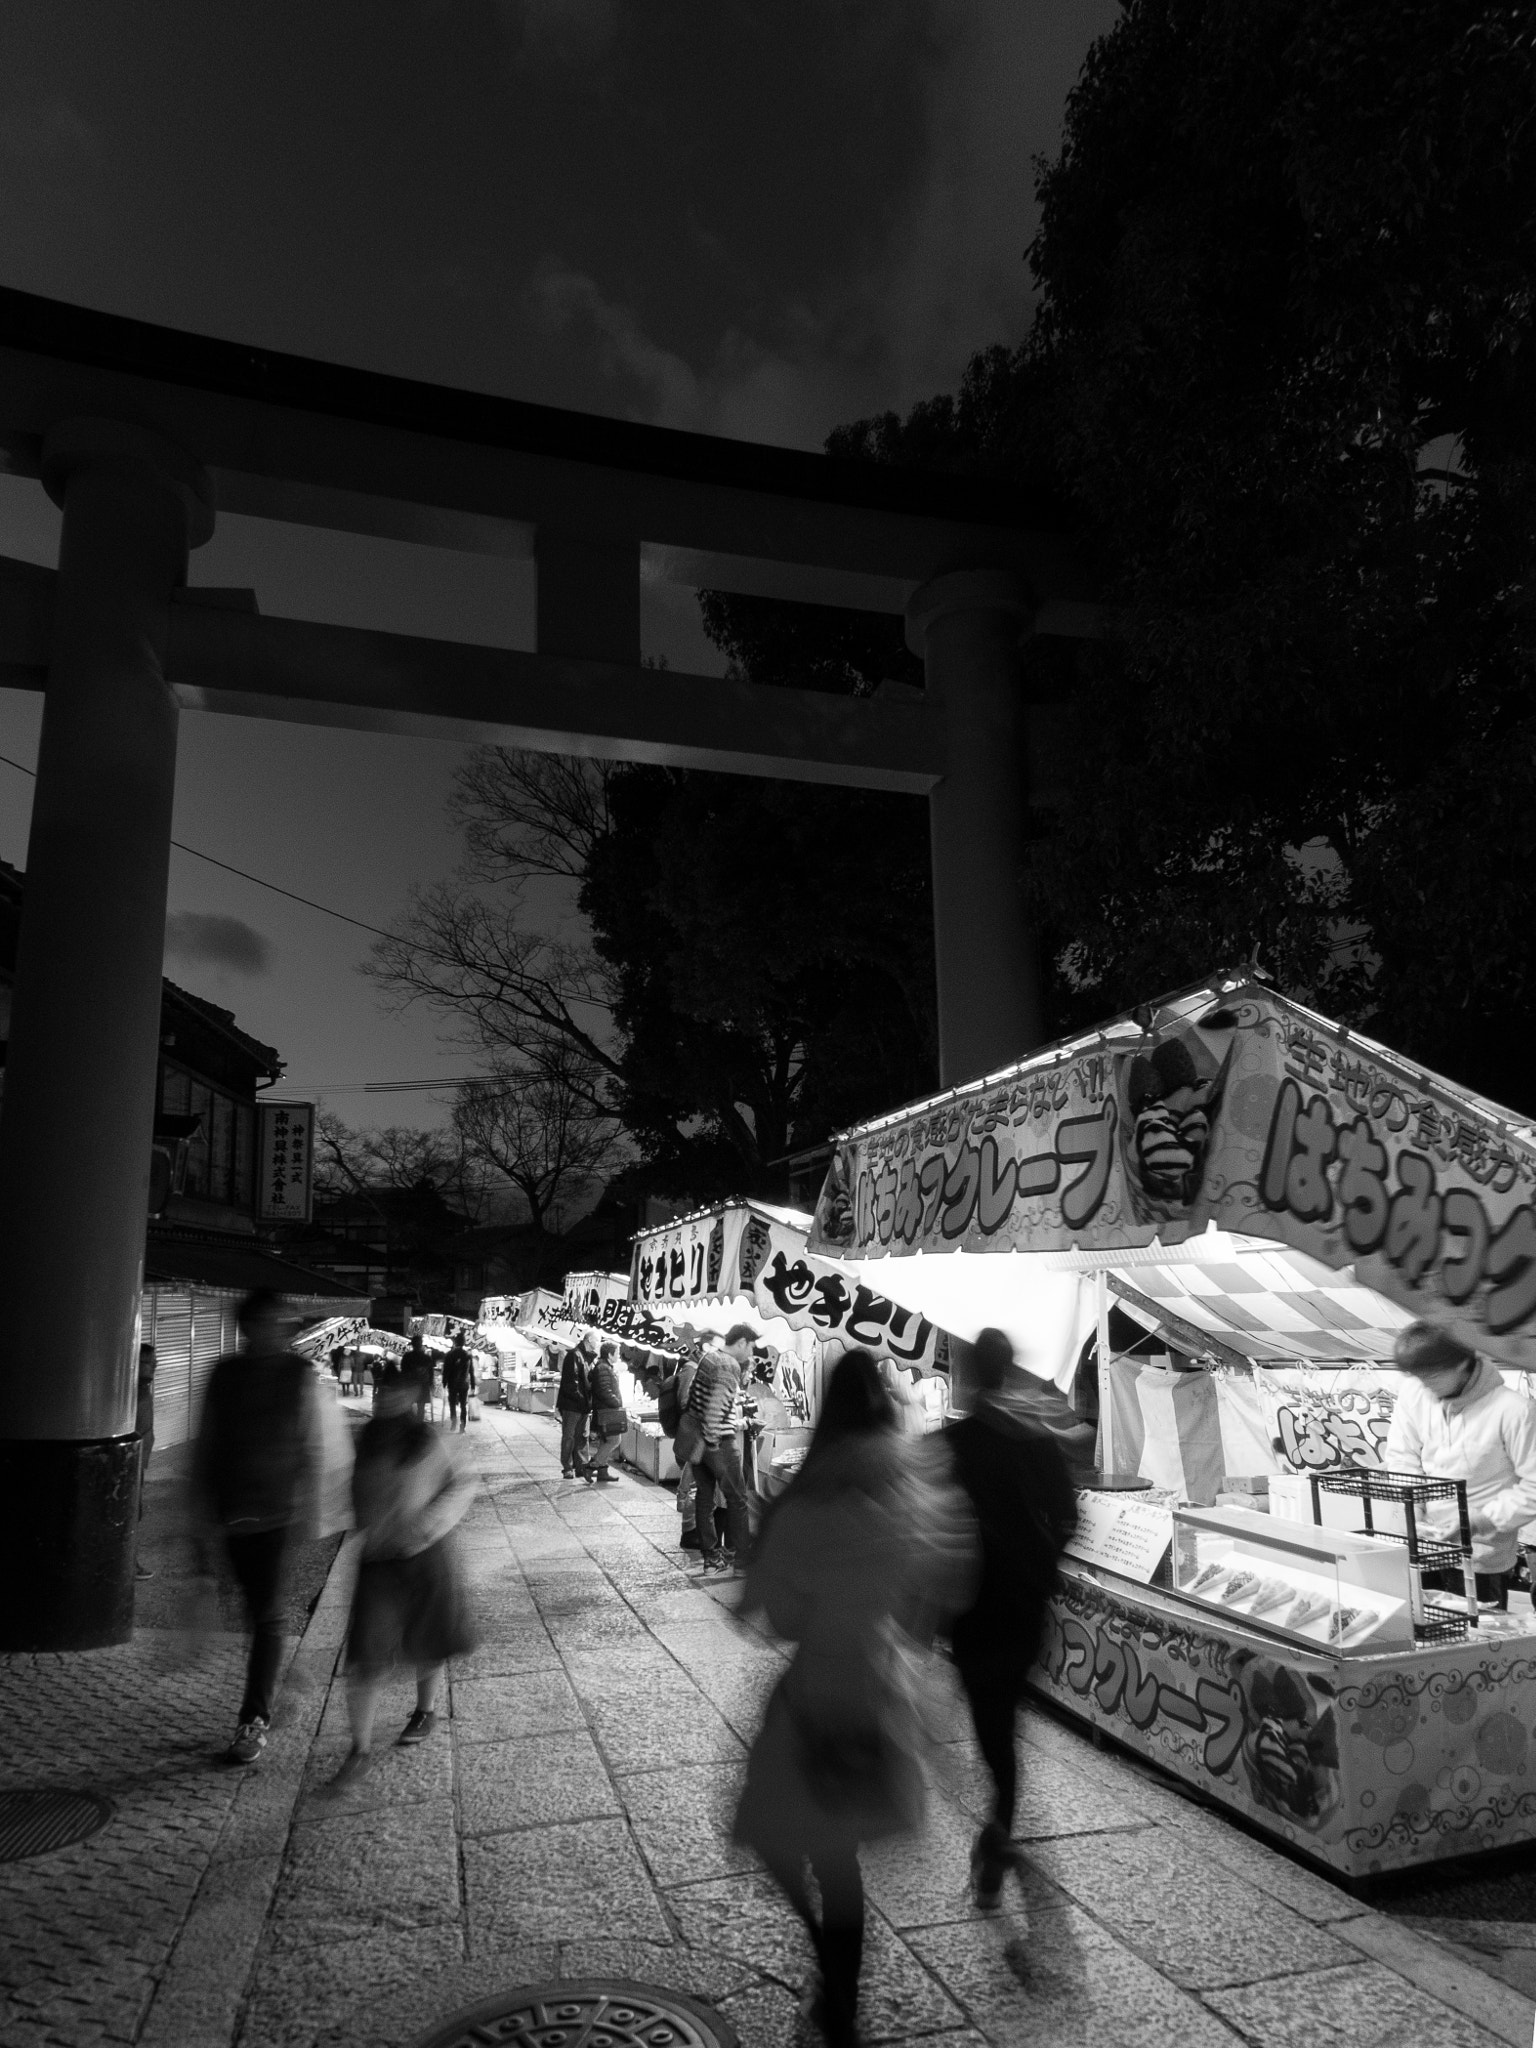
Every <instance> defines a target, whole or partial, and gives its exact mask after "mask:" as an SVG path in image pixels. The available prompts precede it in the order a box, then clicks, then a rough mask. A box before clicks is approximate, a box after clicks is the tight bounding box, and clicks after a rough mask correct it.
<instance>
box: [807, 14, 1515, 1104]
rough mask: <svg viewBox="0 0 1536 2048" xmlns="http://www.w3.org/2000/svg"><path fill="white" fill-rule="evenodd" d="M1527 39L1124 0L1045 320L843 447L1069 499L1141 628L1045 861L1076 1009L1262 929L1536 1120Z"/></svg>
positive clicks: (1083, 135) (1050, 201)
mask: <svg viewBox="0 0 1536 2048" xmlns="http://www.w3.org/2000/svg"><path fill="white" fill-rule="evenodd" d="M1533 29H1536V11H1533V10H1532V9H1531V8H1529V7H1499V6H1489V5H1467V4H1453V0H1417V4H1416V0H1361V4H1357V5H1353V6H1350V7H1340V6H1338V5H1337V4H1336V0H1246V4H1239V5H1233V4H1220V5H1217V4H1214V0H1212V4H1200V0H1131V4H1130V5H1128V6H1127V7H1126V9H1125V12H1124V15H1123V17H1122V19H1121V21H1120V22H1119V24H1118V25H1117V26H1116V28H1115V29H1114V30H1113V31H1112V32H1111V33H1110V34H1109V35H1108V36H1106V37H1105V38H1103V39H1102V40H1101V41H1100V42H1099V43H1098V44H1097V45H1096V46H1095V48H1094V50H1093V52H1092V53H1091V55H1090V57H1089V60H1088V63H1087V65H1086V67H1085V70H1084V73H1083V76H1082V78H1081V80H1080V82H1079V84H1078V86H1077V88H1076V90H1075V92H1074V94H1073V96H1072V99H1071V101H1070V103H1069V107H1068V115H1067V122H1066V128H1065V133H1064V141H1063V147H1062V150H1061V153H1060V155H1059V156H1058V158H1057V159H1056V160H1055V161H1054V162H1053V163H1050V164H1047V165H1043V166H1042V167H1041V175H1040V188H1039V189H1040V197H1041V201H1042V224H1041V229H1040V233H1039V236H1038V239H1037V241H1036V243H1035V245H1034V247H1033V249H1032V251H1031V257H1030V260H1031V264H1032V267H1033V270H1034V273H1035V276H1036V279H1037V282H1038V286H1039V291H1040V299H1039V309H1038V314H1037V318H1036V322H1035V326H1034V328H1033V331H1032V332H1031V334H1030V336H1029V337H1028V338H1027V340H1026V341H1025V343H1024V344H1023V345H1022V346H1020V347H1019V348H1017V349H1015V350H1012V351H1008V350H1004V349H994V350H991V351H989V352H988V353H987V354H985V355H983V356H981V357H978V358H977V359H976V361H975V362H974V363H973V364H972V366H971V370H970V373H969V374H968V376H967V378H966V381H965V385H964V387H963V388H962V390H961V392H960V393H959V394H958V395H957V396H956V397H955V398H954V399H948V398H944V399H938V400H935V401H933V402H931V403H930V404H928V405H924V406H919V407H918V408H917V409H916V410H915V411H914V412H913V413H912V414H911V415H910V417H909V418H908V419H907V420H906V421H905V422H899V421H897V420H896V419H895V418H894V417H893V416H888V417H886V418H884V419H881V420H876V421H870V422H865V423H863V424H861V425H860V426H858V427H855V428H851V429H847V430H844V431H843V432H842V433H841V434H840V435H838V436H837V437H835V445H837V446H838V447H839V449H840V450H841V451H842V452H847V453H859V452H863V453H867V454H869V455H871V456H875V457H881V458H883V459H886V460H908V461H913V462H918V463H923V464H925V465H928V466H935V465H938V464H943V465H945V466H948V467H951V468H961V469H967V468H981V469H986V470H989V471H993V472H1000V473H1003V474H1007V475H1013V476H1015V477H1017V478H1019V479H1020V480H1021V481H1028V482H1029V483H1030V484H1031V485H1032V486H1034V487H1037V488H1038V487H1039V486H1041V485H1042V484H1043V485H1045V486H1047V487H1048V488H1050V489H1052V490H1054V491H1055V492H1056V493H1057V494H1058V496H1060V497H1062V498H1063V499H1064V500H1065V501H1066V502H1067V503H1068V504H1069V505H1070V507H1071V511H1072V516H1073V518H1074V521H1075V523H1076V526H1077V528H1078V531H1079V534H1080V536H1081V540H1082V546H1083V549H1084V552H1085V554H1086V556H1087V558H1088V560H1089V562H1090V563H1091V566H1092V568H1093V571H1094V574H1095V576H1096V579H1097V582H1098V587H1099V588H1100V590H1101V591H1102V592H1103V594H1104V596H1105V598H1106V599H1107V600H1108V601H1109V602H1110V603H1111V604H1112V605H1113V606H1114V607H1115V608H1116V630H1115V632H1114V633H1113V635H1112V636H1111V638H1110V639H1108V640H1107V641H1105V642H1101V643H1099V644H1097V645H1095V646H1093V647H1091V648H1090V649H1088V650H1086V651H1085V653H1084V654H1083V655H1082V657H1081V658H1080V660H1079V661H1078V664H1077V666H1078V679H1077V688H1076V690H1075V692H1074V694H1073V698H1072V702H1071V705H1070V708H1069V711H1068V713H1067V732H1066V746H1065V749H1064V758H1063V771H1064V801H1063V802H1062V804H1061V806H1060V809H1059V811H1058V813H1057V815H1056V819H1055V824H1054V829H1053V830H1052V831H1051V832H1050V833H1049V834H1048V835H1047V836H1046V837H1045V838H1044V839H1042V840H1041V842H1040V843H1039V844H1038V845H1037V846H1036V847H1035V848H1034V849H1033V851H1032V855H1031V860H1030V865H1029V871H1028V876H1027V885H1028V888H1029V890H1030V893H1031V895H1032V897H1033V899H1034V902H1035V904H1036V906H1037V910H1038V913H1039V915H1040V916H1041V918H1042V920H1043V922H1044V923H1045V925H1046V927H1047V929H1048V931H1049V933H1050V935H1051V938H1052V941H1053V944H1054V947H1055V949H1056V952H1057V958H1058V974H1057V978H1056V987H1055V1001H1056V1007H1057V1021H1058V1023H1061V1024H1063V1025H1065V1024H1069V1023H1073V1022H1078V1021H1084V1020H1086V1019H1087V1018H1088V1017H1090V1016H1095V1015H1102V1014H1104V1013H1106V1012H1108V1011H1110V1010H1113V1009H1116V1008H1119V1007H1121V1006H1124V1005H1127V1004H1129V1003H1132V1002H1135V1001H1137V1000H1140V999H1142V998H1144V997H1146V996H1147V995H1149V994H1151V993H1154V992H1156V991H1158V990H1160V989H1162V988H1166V987H1169V986H1172V985H1174V984H1177V983H1178V982H1180V981H1183V980H1186V979H1190V978H1193V977H1194V976H1196V975H1198V974H1200V973H1202V972H1204V971H1206V970H1208V969H1210V968H1212V967H1214V966H1217V965H1220V964H1224V963H1228V962H1231V961H1233V960H1235V959H1237V958H1239V957H1242V956H1247V955H1250V954H1252V952H1253V951H1254V950H1255V949H1257V951H1258V953H1259V955H1260V957H1261V959H1262V961H1263V962H1264V964H1265V965H1266V966H1267V967H1268V968H1269V969H1270V970H1271V971H1272V972H1273V973H1274V974H1275V976H1276V978H1277V979H1278V981H1279V982H1280V983H1281V984H1282V985H1283V986H1285V987H1287V988H1288V989H1290V990H1291V991H1292V992H1293V993H1296V994H1299V995H1302V996H1304V997H1310V998H1311V999H1313V1000H1315V1001H1316V1002H1318V1003H1319V1004H1320V1005H1321V1006H1322V1007H1324V1008H1325V1009H1329V1010H1331V1011H1333V1012H1335V1013H1336V1014H1339V1015H1342V1016H1343V1017H1345V1018H1346V1019H1348V1020H1350V1021H1353V1022H1355V1023H1357V1024H1360V1025H1363V1026H1365V1027H1366V1028H1369V1029H1373V1030H1375V1031H1377V1032H1378V1033H1379V1034H1380V1035H1381V1036H1383V1037H1385V1038H1387V1039H1388V1040H1390V1041H1392V1042H1393V1043H1396V1044H1399V1045H1401V1046H1403V1047H1404V1048H1405V1049H1407V1050H1410V1051H1412V1052H1414V1053H1416V1054H1417V1055H1418V1056H1419V1057H1421V1058H1423V1059H1425V1060H1426V1061H1428V1062H1431V1063H1434V1064H1437V1065H1440V1066H1443V1067H1445V1068H1447V1069H1448V1070H1449V1071H1450V1072H1451V1073H1452V1074H1454V1075H1456V1076H1457V1077H1458V1078H1460V1079H1463V1080H1465V1081H1467V1082H1469V1083H1471V1084H1472V1085H1474V1086H1477V1087H1481V1088H1483V1089H1485V1090H1487V1091H1488V1092H1489V1093H1491V1094H1494V1095H1495V1096H1497V1097H1499V1098H1500V1099H1503V1100H1506V1101H1510V1102H1513V1103H1515V1104H1516V1105H1518V1106H1522V1107H1527V1108H1536V1077H1533V1076H1532V1075H1530V1073H1529V1072H1528V1071H1527V1064H1526V1061H1525V1058H1524V1052H1525V1041H1526V1037H1527V1019H1528V1016H1529V1013H1530V1009H1531V1005H1532V1000H1533V997H1536V953H1533V943H1536V940H1533V933H1536V925H1533V920H1532V917H1531V914H1530V892H1529V888H1528V885H1527V882H1526V876H1527V874H1528V873H1530V872H1532V871H1533V864H1536V808H1533V805H1532V802H1531V797H1532V794H1533V790H1532V783H1533V778H1536V701H1533V693H1532V654H1533V631H1536V584H1533V576H1536V334H1533V312H1536V61H1533ZM1058 658H1059V657H1058Z"/></svg>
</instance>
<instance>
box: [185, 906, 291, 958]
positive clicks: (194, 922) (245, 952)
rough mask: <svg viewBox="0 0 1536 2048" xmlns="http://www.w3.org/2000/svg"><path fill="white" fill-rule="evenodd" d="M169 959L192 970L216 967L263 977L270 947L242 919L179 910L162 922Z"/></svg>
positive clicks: (197, 911) (270, 953) (270, 956)
mask: <svg viewBox="0 0 1536 2048" xmlns="http://www.w3.org/2000/svg"><path fill="white" fill-rule="evenodd" d="M165 953H166V958H167V959H168V960H180V961H184V962H185V963H186V964H187V965H188V966H193V967H217V968H222V969H223V970H224V971H225V972H226V973H230V974H265V973H266V971H267V969H268V967H269V966H270V965H271V964H272V947H271V944H270V942H269V941H268V940H267V939H265V938H263V937H262V935H261V933H260V932H259V931H257V930H256V929H255V927H254V926H252V925H248V924H247V923H246V922H245V921H244V919H243V918H238V917H221V916H219V915H218V914H217V913H215V912H204V911H200V910H181V911H177V912H176V913H175V914H174V915H172V916H170V917H168V918H167V919H166V920H165Z"/></svg>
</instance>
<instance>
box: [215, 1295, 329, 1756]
mask: <svg viewBox="0 0 1536 2048" xmlns="http://www.w3.org/2000/svg"><path fill="white" fill-rule="evenodd" d="M301 1322H302V1318H301V1317H299V1316H296V1315H295V1314H294V1313H293V1312H292V1311H291V1310H290V1309H289V1308H288V1306H287V1305H286V1303H285V1302H284V1301H283V1298H282V1296H281V1295H279V1294H275V1293H274V1292H273V1291H272V1290H271V1289H270V1288H265V1287H263V1288H258V1289H257V1290H256V1292H255V1293H254V1294H248V1295H247V1296H246V1298H245V1300H244V1301H243V1302H242V1303H241V1304H240V1310H239V1323H240V1335H241V1339H242V1343H243V1347H244V1348H243V1349H242V1350H240V1351H237V1352H232V1353H230V1354H229V1355H227V1356H226V1357H224V1358H221V1359H220V1360H219V1361H218V1363H217V1364H216V1365H215V1366H214V1368H213V1373H212V1375H211V1377H210V1379H209V1381H208V1390H207V1393H206V1394H205V1395H204V1397H203V1414H202V1422H201V1424H200V1427H199V1429H198V1437H197V1447H196V1450H195V1453H194V1457H193V1472H192V1484H193V1495H194V1500H195V1502H196V1505H197V1507H198V1510H199V1511H200V1514H201V1517H202V1518H203V1520H204V1521H205V1522H206V1523H208V1524H211V1525H212V1526H213V1527H215V1528H218V1529H219V1530H221V1531H222V1533H223V1538H224V1547H225V1550H226V1551H227V1553H228V1556H229V1563H230V1569H231V1570H232V1571H233V1573H234V1575H235V1578H236V1580H237V1581H238V1582H239V1586H240V1591H241V1593H242V1594H243V1596H244V1599H245V1607H246V1614H247V1617H248V1619H249V1624H250V1630H251V1648H250V1656H249V1660H248V1662H247V1665H246V1676H245V1693H244V1696H243V1698H242V1699H241V1702H240V1719H239V1724H238V1726H237V1727H236V1730H235V1737H234V1740H233V1741H232V1742H231V1743H230V1745H229V1748H228V1749H227V1750H226V1751H225V1752H224V1760H225V1762H226V1763H231V1764H253V1763H255V1762H256V1760H257V1758H258V1757H259V1756H260V1755H261V1752H262V1750H263V1749H264V1748H265V1747H266V1742H267V1731H268V1729H269V1728H270V1727H271V1725H272V1703H273V1697H274V1694H275V1691H276V1687H277V1675H278V1671H279V1669H280V1667H281V1664H282V1658H283V1568H284V1564H285V1561H286V1558H287V1553H288V1549H289V1546H290V1543H291V1542H292V1540H293V1537H294V1532H295V1529H296V1527H297V1526H298V1525H299V1524H300V1523H301V1522H302V1521H303V1520H304V1519H305V1518H306V1516H308V1517H309V1518H310V1522H311V1527H310V1529H309V1531H308V1532H307V1533H310V1534H315V1535H318V1534H324V1533H328V1530H327V1529H326V1527H325V1521H326V1520H329V1519H330V1517H329V1515H328V1514H327V1515H326V1516H325V1517H323V1518H322V1519H320V1520H317V1519H315V1517H316V1502H317V1500H321V1499H322V1498H323V1495H324V1494H325V1492H326V1491H327V1489H328V1488H329V1486H330V1484H331V1482H332V1481H333V1480H334V1476H335V1474H334V1471H328V1470H327V1466H328V1463H332V1464H333V1463H335V1461H337V1460H340V1459H346V1458H349V1456H350V1452H349V1449H348V1447H347V1446H346V1444H345V1441H344V1439H345V1429H344V1428H343V1429H342V1442H341V1443H340V1445H339V1447H338V1448H337V1449H336V1451H335V1453H334V1458H333V1455H332V1453H331V1451H330V1450H329V1449H328V1443H334V1442H335V1439H334V1438H333V1437H332V1436H331V1434H330V1424H331V1423H333V1422H336V1421H338V1420H339V1418H338V1417H335V1416H333V1417H331V1418H326V1417H324V1416H322V1415H321V1412H320V1389H319V1387H318V1385H317V1382H316V1379H315V1374H314V1369H313V1367H312V1366H311V1365H310V1363H309V1361H308V1360H307V1359H304V1358H301V1357H300V1356H299V1355H298V1353H297V1352H296V1351H292V1350H290V1349H289V1340H290V1338H291V1337H292V1336H293V1334H294V1332H295V1330H297V1329H298V1327H299V1326H300V1323H301ZM326 1398H327V1399H330V1396H329V1393H328V1392H327V1395H326ZM331 1526H332V1527H339V1526H341V1524H340V1523H339V1522H336V1521H334V1520H332V1521H331Z"/></svg>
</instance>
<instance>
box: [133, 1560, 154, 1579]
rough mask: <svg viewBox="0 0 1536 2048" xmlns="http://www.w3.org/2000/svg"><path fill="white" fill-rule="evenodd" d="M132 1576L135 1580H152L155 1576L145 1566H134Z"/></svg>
mask: <svg viewBox="0 0 1536 2048" xmlns="http://www.w3.org/2000/svg"><path fill="white" fill-rule="evenodd" d="M133 1576H134V1577H135V1578H136V1579H152V1578H153V1577H154V1576H155V1575H154V1573H153V1571H151V1569H150V1568H149V1566H148V1565H147V1564H136V1565H135V1566H134V1568H133Z"/></svg>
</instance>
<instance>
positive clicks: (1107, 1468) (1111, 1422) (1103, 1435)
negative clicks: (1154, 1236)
mask: <svg viewBox="0 0 1536 2048" xmlns="http://www.w3.org/2000/svg"><path fill="white" fill-rule="evenodd" d="M1093 1306H1094V1311H1095V1313H1096V1315H1097V1317H1098V1325H1099V1329H1098V1353H1099V1452H1098V1456H1099V1469H1100V1471H1102V1472H1113V1471H1114V1469H1115V1415H1114V1401H1113V1397H1112V1395H1111V1393H1110V1383H1109V1276H1108V1274H1107V1273H1102V1272H1099V1273H1095V1274H1094V1276H1093Z"/></svg>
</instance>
